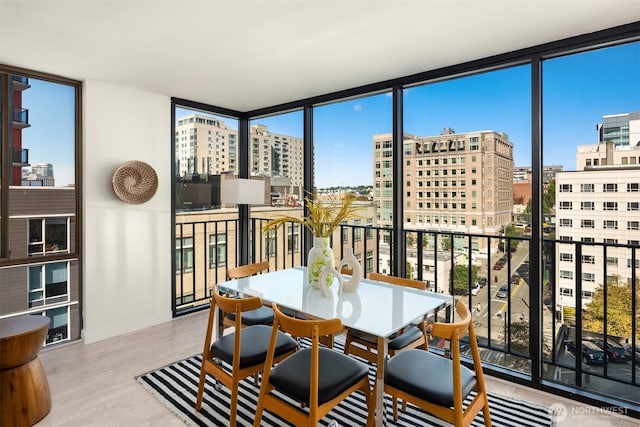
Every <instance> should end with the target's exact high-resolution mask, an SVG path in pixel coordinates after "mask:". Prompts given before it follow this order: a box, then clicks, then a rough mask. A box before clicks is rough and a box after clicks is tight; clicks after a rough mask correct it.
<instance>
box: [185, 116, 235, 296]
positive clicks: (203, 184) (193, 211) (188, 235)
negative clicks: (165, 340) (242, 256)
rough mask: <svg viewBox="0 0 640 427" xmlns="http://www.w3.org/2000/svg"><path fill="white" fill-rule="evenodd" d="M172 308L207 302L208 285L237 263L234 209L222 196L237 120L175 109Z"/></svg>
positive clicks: (232, 174) (232, 173)
mask: <svg viewBox="0 0 640 427" xmlns="http://www.w3.org/2000/svg"><path fill="white" fill-rule="evenodd" d="M174 126H175V131H174V132H175V134H174V160H175V165H174V168H175V169H174V170H175V176H174V179H175V212H176V217H175V218H176V219H175V263H176V279H175V287H176V290H175V293H176V301H175V303H176V306H177V307H182V308H184V307H188V306H190V305H192V304H199V303H204V302H208V299H207V298H208V297H209V292H210V284H211V283H216V282H217V281H219V280H223V279H224V278H225V275H226V268H227V265H231V266H234V265H235V264H236V244H235V243H236V231H237V221H238V209H237V206H236V205H234V204H226V203H224V200H221V197H220V188H221V185H222V184H223V182H224V181H225V180H228V179H234V178H237V175H238V170H239V164H238V160H239V158H238V154H239V135H238V119H236V118H232V117H228V116H223V115H219V114H213V113H211V112H208V111H203V110H199V109H194V108H187V107H183V106H177V107H176V108H175V123H174Z"/></svg>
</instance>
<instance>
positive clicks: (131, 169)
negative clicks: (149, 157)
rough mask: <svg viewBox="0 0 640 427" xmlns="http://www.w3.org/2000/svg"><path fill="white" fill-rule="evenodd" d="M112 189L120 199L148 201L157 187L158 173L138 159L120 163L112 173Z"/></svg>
mask: <svg viewBox="0 0 640 427" xmlns="http://www.w3.org/2000/svg"><path fill="white" fill-rule="evenodd" d="M111 182H112V184H113V191H114V192H115V193H116V196H118V198H119V199H120V200H122V201H123V202H126V203H131V204H140V203H144V202H146V201H148V200H149V199H151V198H152V197H153V195H154V194H156V190H157V189H158V175H156V171H155V170H153V168H152V167H151V166H150V165H149V164H147V163H145V162H141V161H139V160H130V161H128V162H125V163H123V164H121V165H120V166H119V167H118V169H116V171H115V172H114V173H113V179H112V180H111Z"/></svg>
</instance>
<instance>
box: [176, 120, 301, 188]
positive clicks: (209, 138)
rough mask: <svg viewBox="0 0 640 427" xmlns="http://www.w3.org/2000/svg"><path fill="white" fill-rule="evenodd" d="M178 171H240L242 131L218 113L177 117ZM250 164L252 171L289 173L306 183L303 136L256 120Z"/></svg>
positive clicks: (297, 182) (298, 183)
mask: <svg viewBox="0 0 640 427" xmlns="http://www.w3.org/2000/svg"><path fill="white" fill-rule="evenodd" d="M175 138H176V139H175V157H176V174H177V175H178V176H180V177H189V176H194V175H219V174H221V173H225V172H231V173H237V171H238V163H237V162H238V157H237V153H238V131H237V130H236V129H233V128H231V127H229V126H227V124H226V123H225V122H224V121H223V120H220V119H217V118H215V117H211V116H206V115H200V114H192V115H189V116H186V117H182V118H180V119H178V120H177V123H176V134H175ZM250 141H251V149H250V151H249V153H250V156H251V157H250V161H249V168H250V172H251V174H252V175H263V176H270V177H288V178H289V179H290V181H291V185H292V186H294V187H301V186H302V184H303V170H302V168H303V139H302V138H296V137H292V136H288V135H281V134H275V133H272V132H269V130H268V128H267V126H265V125H261V124H256V125H252V126H251V129H250Z"/></svg>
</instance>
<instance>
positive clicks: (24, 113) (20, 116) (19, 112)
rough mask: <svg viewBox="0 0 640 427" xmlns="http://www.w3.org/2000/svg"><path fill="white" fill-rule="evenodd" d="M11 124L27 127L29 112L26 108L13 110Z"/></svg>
mask: <svg viewBox="0 0 640 427" xmlns="http://www.w3.org/2000/svg"><path fill="white" fill-rule="evenodd" d="M13 124H14V126H18V127H26V126H29V110H28V109H26V108H17V107H14V108H13Z"/></svg>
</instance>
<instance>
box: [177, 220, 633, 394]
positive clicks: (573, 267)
mask: <svg viewBox="0 0 640 427" xmlns="http://www.w3.org/2000/svg"><path fill="white" fill-rule="evenodd" d="M267 221H268V219H263V218H252V219H251V223H250V227H251V228H250V250H249V256H250V259H251V261H259V260H268V261H269V262H270V269H271V270H272V271H273V270H279V269H283V268H289V267H294V266H299V265H304V264H305V259H306V254H304V253H303V252H302V248H304V247H305V246H304V244H303V239H304V235H305V233H304V232H303V230H302V229H301V226H300V225H299V224H297V223H293V222H292V223H287V224H284V225H283V226H281V227H280V228H278V229H277V230H273V231H271V232H269V233H264V226H265V224H266V222H267ZM236 228H237V221H236V220H219V221H206V222H190V223H183V224H177V225H176V242H177V243H176V265H177V267H180V266H182V267H184V268H182V269H180V268H178V269H177V271H176V312H177V313H180V312H188V311H190V310H193V309H194V308H197V307H206V306H207V305H208V302H209V298H210V286H211V285H212V284H213V283H217V282H219V281H221V280H224V279H225V269H226V266H227V265H230V266H235V265H236V262H235V260H236V256H235V253H236V247H235V236H236ZM211 236H217V237H211ZM392 236H393V234H392V230H391V229H390V228H382V227H373V226H367V225H341V226H340V227H339V229H337V230H336V231H335V232H334V234H333V235H332V236H331V246H332V248H333V250H334V253H335V255H336V258H337V259H341V258H342V257H343V256H344V254H345V252H344V251H345V249H346V248H348V247H351V248H352V249H353V251H354V254H356V257H357V258H358V260H359V261H360V263H361V265H362V269H363V272H365V274H367V273H369V272H371V271H375V272H379V273H383V274H394V272H393V271H392V266H393V265H394V262H393V261H394V260H393V256H394V253H395V252H394V250H393V248H394V242H393V240H392ZM404 237H405V241H406V245H405V247H404V248H402V252H403V256H404V258H405V259H406V276H407V277H411V278H415V279H419V280H424V281H426V283H427V288H428V289H429V290H431V291H435V292H442V293H449V294H454V295H455V296H456V298H461V299H463V300H464V301H465V302H466V303H467V304H468V305H469V307H470V308H471V311H472V313H473V316H474V327H475V330H476V335H477V338H478V341H479V344H480V346H481V357H482V359H483V361H484V364H485V368H486V369H488V370H490V371H495V372H497V373H499V374H501V375H506V376H507V377H513V378H518V379H519V380H520V381H522V380H524V381H530V382H532V383H535V384H540V383H545V384H548V385H551V387H552V388H553V387H560V388H563V389H566V388H569V389H571V390H574V391H575V392H576V393H586V394H588V395H595V396H601V397H602V398H603V399H616V400H617V401H619V402H623V403H625V404H627V403H628V404H630V405H636V406H637V393H638V386H639V384H640V340H638V338H637V331H638V329H639V328H640V315H638V298H640V285H639V284H638V280H639V277H640V276H638V273H639V272H640V262H639V258H638V255H639V254H638V252H639V251H638V249H639V248H638V246H636V245H633V244H626V245H625V244H604V243H585V242H578V241H565V240H550V239H545V240H544V241H543V245H542V247H543V252H542V254H538V255H539V256H538V257H537V259H540V260H541V261H540V264H541V265H540V267H539V268H538V267H536V266H532V265H531V264H530V262H529V259H530V255H531V254H532V253H533V251H534V249H535V248H531V239H530V237H526V236H521V237H510V236H489V235H480V234H464V233H454V232H447V231H426V230H417V231H410V230H406V231H405V233H404ZM189 239H190V240H189ZM502 250H506V252H503V251H502ZM576 260H581V261H582V262H576ZM536 268H537V269H538V272H537V273H535V274H534V270H535V269H536ZM530 272H531V274H530ZM538 276H539V277H541V279H540V281H539V283H533V282H532V281H531V278H532V277H538ZM532 292H534V294H535V292H541V295H542V300H541V301H540V302H541V307H531V305H532V304H531V303H530V295H531V294H532ZM576 307H577V309H576ZM533 310H540V312H539V314H537V315H535V316H534V315H533V314H534V311H533ZM532 318H539V319H540V325H535V324H534V325H532V324H530V321H529V320H530V319H532ZM534 328H538V329H539V330H541V331H542V336H541V342H540V344H539V345H538V346H535V348H538V347H539V352H540V353H539V354H538V355H535V354H531V348H532V343H531V342H530V338H529V337H530V336H531V335H532V331H533V329H534ZM576 342H577V343H585V344H584V345H576V344H575V343H576ZM605 343H607V344H608V345H607V344H605ZM431 345H432V346H435V348H437V347H438V346H440V345H441V343H431ZM600 346H604V347H605V348H604V349H601V348H600ZM463 347H464V348H463V349H462V350H463V354H466V352H468V348H467V346H463ZM634 349H636V350H634ZM617 353H620V355H619V356H617V355H616V354H617ZM594 354H595V355H594ZM598 354H601V355H602V356H603V357H602V359H598V356H597V355H598ZM534 362H535V363H539V364H540V365H541V367H542V368H541V371H540V372H541V375H540V378H533V377H532V375H533V374H532V372H533V370H532V363H534ZM595 399H596V400H597V397H596V398H595Z"/></svg>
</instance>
